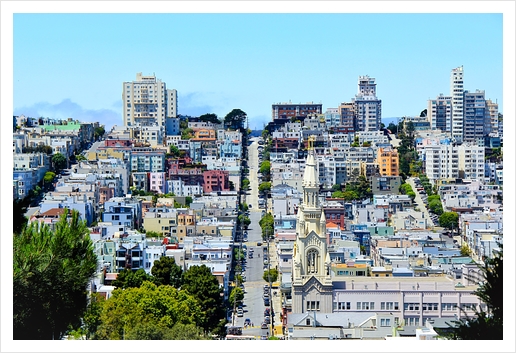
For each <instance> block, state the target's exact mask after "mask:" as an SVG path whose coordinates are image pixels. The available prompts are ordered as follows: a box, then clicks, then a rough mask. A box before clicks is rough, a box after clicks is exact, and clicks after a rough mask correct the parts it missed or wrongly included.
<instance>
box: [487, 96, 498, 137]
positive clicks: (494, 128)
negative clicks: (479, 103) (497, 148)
mask: <svg viewBox="0 0 516 353" xmlns="http://www.w3.org/2000/svg"><path fill="white" fill-rule="evenodd" d="M486 112H487V114H488V115H489V118H488V119H489V129H488V134H489V135H491V136H494V137H498V136H499V134H498V103H496V102H493V101H491V100H490V99H486Z"/></svg>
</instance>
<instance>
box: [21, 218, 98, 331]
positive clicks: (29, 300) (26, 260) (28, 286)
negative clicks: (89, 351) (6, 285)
mask: <svg viewBox="0 0 516 353" xmlns="http://www.w3.org/2000/svg"><path fill="white" fill-rule="evenodd" d="M68 215H69V212H68V209H65V212H64V213H63V215H62V216H61V218H60V219H59V221H58V222H57V223H56V224H55V227H54V230H51V229H50V228H49V227H48V226H47V225H46V224H43V225H41V224H40V223H39V222H33V223H31V224H30V225H27V226H26V227H25V228H24V229H23V230H22V231H21V233H20V234H19V235H16V234H15V235H14V236H13V331H14V332H13V337H14V339H60V338H62V337H63V336H64V335H65V334H66V332H67V331H68V330H69V329H77V328H79V327H80V326H81V321H80V319H81V317H82V316H83V314H84V313H85V311H86V308H87V305H88V301H87V286H88V285H89V283H90V280H91V278H92V277H93V275H94V274H95V270H96V268H97V258H96V255H95V252H94V250H93V243H92V241H91V239H90V237H89V234H90V232H89V230H88V227H87V226H86V222H85V221H81V220H80V219H79V212H78V211H76V210H73V211H72V212H71V214H70V218H69V219H68Z"/></svg>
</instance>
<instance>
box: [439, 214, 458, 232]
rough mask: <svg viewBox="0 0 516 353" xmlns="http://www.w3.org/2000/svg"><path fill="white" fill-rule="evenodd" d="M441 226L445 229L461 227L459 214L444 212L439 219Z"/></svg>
mask: <svg viewBox="0 0 516 353" xmlns="http://www.w3.org/2000/svg"><path fill="white" fill-rule="evenodd" d="M439 225H440V226H441V227H443V228H448V229H452V230H453V229H456V228H457V227H458V226H459V214H458V213H457V212H443V213H442V214H441V216H440V217H439Z"/></svg>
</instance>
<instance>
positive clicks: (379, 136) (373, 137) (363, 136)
mask: <svg viewBox="0 0 516 353" xmlns="http://www.w3.org/2000/svg"><path fill="white" fill-rule="evenodd" d="M355 136H357V137H358V143H359V144H360V145H362V144H363V143H364V142H369V143H371V145H372V146H378V145H389V144H390V142H389V138H388V137H387V135H385V134H384V133H383V131H357V132H356V133H355ZM352 142H353V141H352Z"/></svg>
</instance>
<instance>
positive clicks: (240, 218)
mask: <svg viewBox="0 0 516 353" xmlns="http://www.w3.org/2000/svg"><path fill="white" fill-rule="evenodd" d="M238 221H239V222H240V224H241V225H242V227H244V229H247V228H248V227H249V225H250V224H251V219H250V218H249V217H247V216H246V215H243V214H241V215H239V216H238Z"/></svg>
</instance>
